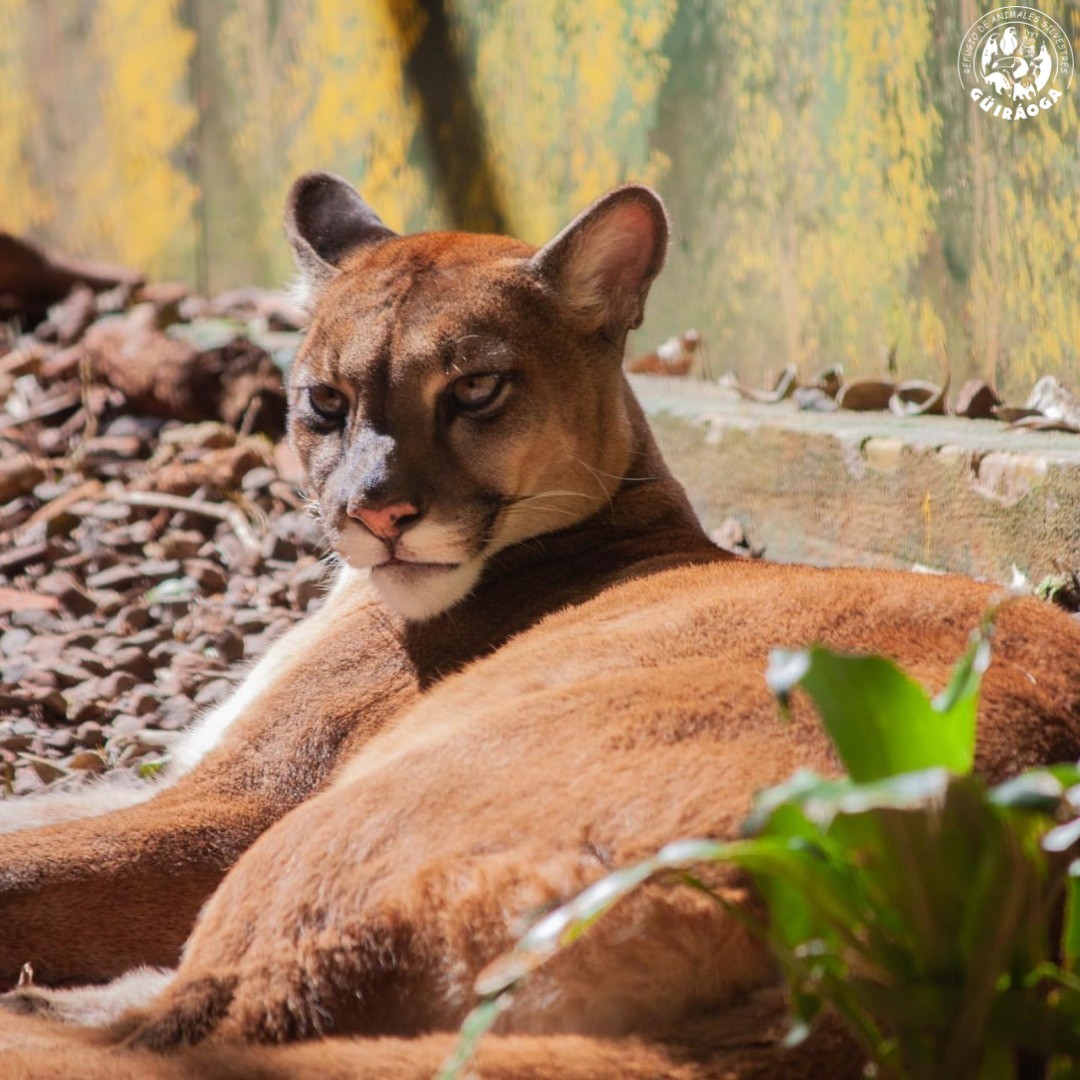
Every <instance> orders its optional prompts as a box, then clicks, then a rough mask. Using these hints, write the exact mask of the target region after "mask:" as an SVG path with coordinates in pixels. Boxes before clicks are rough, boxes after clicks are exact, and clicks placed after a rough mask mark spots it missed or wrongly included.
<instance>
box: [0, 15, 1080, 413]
mask: <svg viewBox="0 0 1080 1080" xmlns="http://www.w3.org/2000/svg"><path fill="white" fill-rule="evenodd" d="M1041 4H1042V7H1043V9H1044V10H1045V11H1046V12H1047V13H1048V14H1049V15H1051V16H1053V17H1054V18H1055V19H1057V20H1058V21H1059V22H1060V23H1061V24H1062V25H1063V26H1064V27H1065V28H1066V30H1067V31H1068V33H1069V34H1070V35H1071V37H1072V38H1073V40H1074V41H1077V42H1080V9H1078V8H1077V7H1076V5H1075V4H1069V3H1067V2H1066V0H1041ZM981 12H982V9H981V8H980V7H978V6H977V5H976V4H975V2H974V0H951V2H947V0H937V2H933V0H876V2H873V0H807V2H806V3H777V2H776V0H740V2H735V0H590V2H588V3H582V2H578V0H424V2H421V0H0V227H3V228H8V229H11V230H15V231H25V232H29V233H30V234H32V235H34V236H38V237H40V238H43V239H46V240H49V241H52V242H55V243H57V244H59V245H61V246H63V247H65V248H68V249H69V250H74V251H76V252H82V253H86V254H93V255H95V256H98V257H101V258H110V259H116V260H120V261H124V262H128V263H132V264H135V265H137V266H139V267H141V268H143V269H145V270H147V271H148V272H150V273H151V274H153V275H167V276H176V277H183V278H187V279H189V280H194V281H197V282H198V283H199V284H200V286H201V287H203V288H206V289H211V290H218V289H221V288H223V287H226V286H229V285H233V284H239V283H243V282H249V281H261V282H264V283H268V284H277V283H280V282H282V281H283V280H285V279H286V278H287V277H288V273H289V268H288V256H287V252H286V250H285V247H284V245H283V243H282V242H281V240H280V237H279V225H278V223H279V217H280V205H281V201H282V196H283V193H284V190H285V188H286V186H287V184H288V182H289V180H290V178H291V177H292V176H293V175H294V174H295V173H297V172H299V171H301V170H303V169H307V168H313V167H329V168H332V169H335V170H337V171H339V172H342V173H344V174H346V175H348V176H350V177H351V178H353V179H355V180H356V182H357V183H358V184H359V185H360V186H361V188H362V189H363V191H364V193H365V194H366V195H367V197H368V198H369V200H370V201H371V202H372V203H373V204H374V205H375V206H376V207H377V208H378V210H379V211H380V213H382V214H383V216H384V217H385V218H386V219H387V221H388V222H390V223H391V224H392V225H394V226H395V227H399V228H410V229H415V228H428V227H444V226H450V225H456V226H460V227H466V228H490V229H505V230H509V231H513V232H515V233H518V234H519V235H522V236H524V237H525V238H527V239H530V240H533V241H536V242H540V241H542V240H544V239H546V238H547V237H548V236H549V235H550V234H551V233H552V232H553V231H554V230H555V229H557V228H558V227H559V225H561V224H562V223H563V222H564V221H565V220H566V219H567V218H568V217H569V216H570V215H571V214H572V213H573V212H575V211H576V210H577V209H578V208H580V206H581V205H582V204H584V203H585V202H587V201H588V200H589V199H591V198H593V197H594V196H596V195H597V194H599V193H601V192H602V191H603V190H604V189H605V188H607V187H608V186H610V185H612V184H615V183H618V182H620V181H623V180H626V179H629V178H635V179H644V180H646V181H648V182H651V183H653V184H656V185H657V186H658V187H659V188H660V190H661V191H662V192H663V194H664V195H665V196H666V197H667V199H668V202H669V204H670V207H671V210H672V214H673V216H674V220H675V223H676V233H675V237H674V244H673V247H672V252H671V259H670V265H669V269H668V271H667V273H666V274H665V276H664V277H663V278H662V279H661V281H660V283H659V284H658V286H657V290H656V293H655V296H654V299H653V302H652V304H651V307H650V312H649V317H648V322H647V324H646V327H645V328H644V330H643V332H642V335H641V336H639V342H640V343H644V342H645V341H646V340H648V341H652V340H655V339H656V338H658V337H661V336H667V335H668V334H670V333H672V332H675V331H677V330H682V329H685V328H686V327H688V326H690V325H697V326H699V327H700V328H701V329H702V330H703V331H704V333H705V335H706V340H707V342H708V345H709V359H710V363H711V366H712V368H713V369H714V371H715V372H717V373H718V372H719V371H722V370H725V369H728V368H731V369H734V370H736V371H738V372H739V373H740V374H741V375H742V376H743V377H744V378H747V379H750V380H753V381H762V380H764V379H765V378H766V376H767V374H768V372H769V371H770V370H774V369H776V368H778V367H780V366H782V365H783V364H784V363H786V362H787V361H788V360H789V359H792V360H795V361H796V362H797V363H798V364H799V365H800V366H801V368H802V369H803V370H804V372H805V373H807V374H809V373H810V371H811V370H813V369H814V368H815V367H817V366H819V365H825V364H829V363H833V362H837V361H840V362H842V363H843V364H844V365H845V368H846V370H847V372H848V373H849V374H852V373H856V372H878V371H881V370H883V368H884V367H885V366H886V364H887V357H888V356H889V354H890V353H892V355H893V357H894V365H895V367H896V368H897V370H898V372H899V374H900V375H902V376H915V375H925V376H930V377H934V378H940V377H942V376H943V374H944V370H945V360H944V356H945V349H943V344H944V345H945V346H946V348H947V353H948V356H949V357H950V358H951V359H950V370H951V373H952V377H953V380H954V382H955V383H957V384H959V382H960V381H962V380H963V379H964V378H966V377H968V376H969V375H972V374H980V375H983V376H985V377H988V378H992V379H995V380H996V381H997V382H998V383H999V384H1000V385H1002V386H1003V387H1004V388H1005V389H1006V390H1008V391H1009V392H1010V393H1011V394H1012V395H1013V396H1014V397H1016V396H1021V395H1023V394H1025V393H1026V391H1027V389H1028V388H1029V387H1030V385H1031V383H1032V382H1033V380H1034V378H1035V377H1036V376H1037V375H1039V374H1042V373H1045V372H1054V373H1056V374H1058V375H1059V376H1060V377H1062V378H1063V379H1064V380H1065V381H1067V382H1071V383H1072V384H1073V385H1074V386H1075V385H1077V384H1080V289H1078V288H1077V287H1076V282H1077V277H1078V273H1077V271H1078V269H1080V267H1078V262H1080V153H1078V149H1077V146H1078V139H1077V136H1078V134H1080V120H1078V117H1080V112H1078V108H1080V80H1075V85H1074V86H1073V87H1072V88H1071V89H1070V90H1069V91H1068V93H1067V94H1066V97H1065V98H1064V99H1063V101H1062V102H1061V103H1060V105H1059V107H1057V108H1055V109H1053V110H1052V111H1051V112H1050V113H1047V114H1045V115H1040V116H1039V117H1037V118H1036V119H1034V120H1031V121H1030V122H1025V123H1023V124H1019V125H1017V124H1010V123H1005V122H1002V121H1000V120H994V119H993V118H991V117H988V116H986V115H984V114H982V113H980V112H979V111H978V110H977V108H976V106H975V105H974V104H973V103H972V102H971V101H970V100H968V99H967V98H966V97H965V95H964V92H963V90H962V88H961V86H960V83H959V80H958V78H957V72H956V57H957V51H958V49H959V46H960V42H961V40H962V38H963V34H964V31H965V29H966V27H967V26H968V25H969V24H970V23H971V22H972V21H974V20H975V18H976V17H977V16H978V15H980V14H981Z"/></svg>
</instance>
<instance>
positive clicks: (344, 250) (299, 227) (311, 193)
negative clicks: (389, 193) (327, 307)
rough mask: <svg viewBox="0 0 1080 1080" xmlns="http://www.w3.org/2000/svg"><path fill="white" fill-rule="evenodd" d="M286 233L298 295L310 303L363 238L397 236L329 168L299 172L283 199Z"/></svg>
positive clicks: (374, 239) (368, 239) (369, 242)
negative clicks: (297, 278)
mask: <svg viewBox="0 0 1080 1080" xmlns="http://www.w3.org/2000/svg"><path fill="white" fill-rule="evenodd" d="M285 235H286V236H287V237H288V238H289V243H290V244H292V249H293V256H294V257H295V259H296V265H297V266H298V267H299V269H300V278H301V281H300V293H301V295H300V296H299V297H298V299H299V300H300V301H301V303H303V304H304V305H305V306H307V307H312V306H314V303H315V301H316V300H317V299H318V297H319V293H320V292H322V290H323V288H324V287H325V286H326V284H327V283H328V282H329V281H332V280H333V279H334V278H335V277H337V275H338V273H339V270H338V267H339V266H340V264H341V260H342V259H343V258H344V257H345V256H346V255H348V254H349V252H350V251H354V250H355V249H356V248H358V247H360V246H361V245H363V244H371V243H375V242H376V241H378V240H386V239H387V238H388V237H391V236H396V235H397V233H395V232H394V231H393V230H392V229H389V228H387V227H386V226H385V225H384V224H383V223H382V221H380V220H379V215H378V214H376V213H375V211H374V210H372V209H371V207H370V206H368V204H367V203H366V202H364V200H363V199H361V198H360V196H359V195H358V194H357V193H356V190H355V188H353V186H352V185H351V184H349V183H348V182H347V181H345V180H342V179H341V177H340V176H335V175H334V174H333V173H325V172H310V173H304V175H303V176H301V177H300V178H299V179H298V180H296V181H295V182H294V183H293V186H292V188H291V189H290V191H289V197H288V199H287V200H286V203H285Z"/></svg>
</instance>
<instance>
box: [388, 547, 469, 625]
mask: <svg viewBox="0 0 1080 1080" xmlns="http://www.w3.org/2000/svg"><path fill="white" fill-rule="evenodd" d="M483 565H484V560H483V559H480V558H477V559H470V560H469V561H468V562H460V563H429V562H428V563H425V562H408V561H405V560H403V559H399V558H396V557H392V558H390V559H387V560H386V561H385V562H381V563H378V564H377V565H376V566H373V567H372V568H371V583H372V585H374V586H375V591H376V592H377V593H378V594H379V596H380V597H382V599H383V600H384V601H385V602H386V603H387V604H389V605H390V607H392V608H394V609H395V610H396V611H399V612H401V614H402V615H404V616H405V618H407V619H414V620H421V619H430V618H431V617H432V616H433V615H438V614H439V613H440V612H443V611H445V610H446V609H447V608H449V607H453V605H454V604H456V603H457V602H458V601H459V600H463V599H464V598H465V597H466V596H468V594H469V593H470V592H472V589H473V586H474V585H475V584H476V582H477V580H478V579H479V577H480V571H481V569H482V568H483Z"/></svg>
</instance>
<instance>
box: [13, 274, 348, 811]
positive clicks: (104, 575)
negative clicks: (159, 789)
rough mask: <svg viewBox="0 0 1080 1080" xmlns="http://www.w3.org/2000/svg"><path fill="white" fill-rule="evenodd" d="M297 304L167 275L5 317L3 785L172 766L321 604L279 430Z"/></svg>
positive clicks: (66, 782)
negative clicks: (18, 328)
mask: <svg viewBox="0 0 1080 1080" xmlns="http://www.w3.org/2000/svg"><path fill="white" fill-rule="evenodd" d="M298 321H299V320H298V318H297V317H296V313H295V312H292V311H291V310H290V309H289V308H288V305H287V303H286V302H284V301H283V300H282V299H281V298H279V297H276V296H274V295H272V294H266V293H260V292H258V291H257V290H246V291H244V292H241V293H236V294H232V295H231V296H229V297H222V298H220V299H219V300H218V301H216V302H214V303H208V302H206V301H204V300H200V299H198V298H196V297H191V296H188V295H187V294H186V292H185V290H183V288H182V287H177V286H160V285H158V286H142V287H138V286H136V287H131V286H125V287H123V288H122V289H120V290H113V291H112V292H111V293H108V292H107V293H100V294H98V295H95V294H94V293H92V292H91V291H90V290H89V289H86V288H83V287H80V286H76V288H75V289H74V290H73V291H72V292H71V294H70V295H69V296H68V298H67V299H66V300H65V301H64V302H63V303H61V304H60V305H57V306H54V307H53V308H52V309H51V310H50V311H49V314H48V317H47V318H46V319H45V320H44V321H43V322H40V323H38V325H37V326H36V327H35V330H34V332H33V333H27V334H22V335H18V334H16V333H14V332H12V326H13V325H14V324H13V323H10V322H9V323H7V324H0V331H3V330H4V328H5V326H6V327H7V329H8V332H7V333H6V335H4V336H0V402H2V403H3V409H2V411H0V798H2V797H10V796H13V795H21V794H24V793H27V792H31V791H36V790H39V789H42V788H52V789H58V788H65V789H66V788H71V787H76V786H78V785H80V784H83V783H86V782H87V780H88V778H89V777H91V776H94V775H98V774H101V773H104V772H106V771H108V770H111V769H128V770H132V771H136V772H139V771H141V772H142V773H143V774H146V773H147V772H149V771H152V770H154V769H156V768H159V767H160V765H161V764H162V763H163V762H164V760H166V758H167V755H168V752H169V745H170V742H171V740H172V739H174V738H175V737H176V732H177V729H179V728H180V727H182V726H184V725H185V724H187V723H188V722H189V721H190V720H191V719H192V717H193V716H194V715H195V714H196V713H197V712H198V710H200V709H201V708H203V707H204V706H207V705H210V704H211V703H212V702H214V701H216V700H218V699H219V698H221V697H222V696H223V695H224V694H226V693H228V691H229V689H230V688H231V686H232V685H233V684H234V682H235V681H236V679H237V678H238V676H239V675H240V674H242V672H243V671H244V669H245V668H246V666H247V664H248V662H249V661H251V660H254V659H256V658H257V657H258V656H259V655H260V654H261V653H262V652H264V651H265V649H266V648H267V646H268V645H269V644H270V642H271V641H272V640H273V639H274V638H276V637H277V636H278V635H279V634H281V633H282V632H284V631H285V630H286V629H287V628H288V627H289V626H290V625H292V623H293V622H295V621H296V620H297V619H299V618H300V617H302V616H303V615H304V613H305V612H308V611H310V610H312V609H313V607H314V606H316V605H317V604H318V603H319V602H320V598H321V596H322V594H323V587H324V583H325V573H326V570H327V564H326V562H325V561H324V560H321V559H320V556H321V555H322V554H323V553H324V551H325V548H324V545H323V540H322V536H321V533H320V530H319V527H318V524H317V522H316V521H315V519H314V518H313V517H312V516H311V514H310V513H309V512H308V510H307V508H306V507H305V504H304V502H303V499H302V498H301V496H300V495H299V492H298V483H299V474H298V470H297V468H296V463H295V462H294V461H293V460H292V457H291V455H290V453H289V452H288V451H287V449H286V448H285V447H284V446H283V445H282V443H281V442H280V440H281V437H282V435H283V431H284V426H283V425H284V394H283V391H282V386H281V375H280V367H279V364H280V363H281V362H282V361H283V360H284V359H286V358H287V357H288V355H289V354H290V353H291V351H292V350H293V349H294V348H295V345H296V343H297V340H298V335H297V334H296V333H295V330H296V327H297V325H298ZM275 358H276V359H277V361H278V363H275V362H274V361H275Z"/></svg>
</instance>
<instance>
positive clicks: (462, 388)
mask: <svg viewBox="0 0 1080 1080" xmlns="http://www.w3.org/2000/svg"><path fill="white" fill-rule="evenodd" d="M504 381H505V380H504V379H503V377H502V376H501V375H466V376H464V377H463V378H460V379H458V380H457V382H455V383H454V385H453V387H451V389H452V391H453V394H454V400H455V401H456V402H457V404H458V406H459V407H460V408H462V409H482V408H483V407H484V406H485V405H490V404H491V403H492V402H493V401H494V400H495V398H496V397H498V395H499V391H500V390H502V388H503V384H504Z"/></svg>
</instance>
